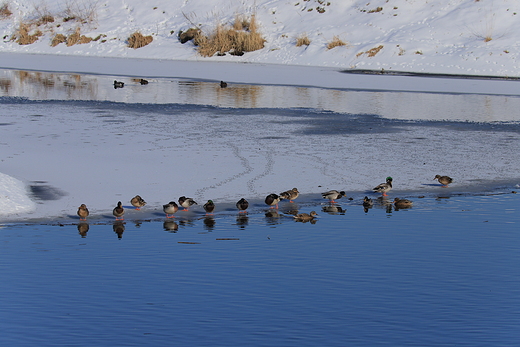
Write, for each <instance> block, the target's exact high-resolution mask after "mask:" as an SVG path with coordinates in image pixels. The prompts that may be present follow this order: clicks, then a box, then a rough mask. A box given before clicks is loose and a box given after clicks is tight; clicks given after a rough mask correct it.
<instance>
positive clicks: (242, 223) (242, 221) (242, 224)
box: [237, 212, 249, 229]
mask: <svg viewBox="0 0 520 347" xmlns="http://www.w3.org/2000/svg"><path fill="white" fill-rule="evenodd" d="M248 224H249V216H248V215H247V213H243V212H239V213H238V216H237V225H238V227H239V228H240V229H245V228H246V226H247V225H248Z"/></svg>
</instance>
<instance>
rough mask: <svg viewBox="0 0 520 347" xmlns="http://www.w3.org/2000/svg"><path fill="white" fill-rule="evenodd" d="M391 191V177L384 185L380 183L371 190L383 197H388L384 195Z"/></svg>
mask: <svg viewBox="0 0 520 347" xmlns="http://www.w3.org/2000/svg"><path fill="white" fill-rule="evenodd" d="M391 189H392V177H387V178H386V182H385V183H381V184H380V185H378V186H377V187H374V188H372V190H373V191H374V192H376V193H381V194H383V196H388V195H387V194H386V193H387V192H389V191H390V190H391Z"/></svg>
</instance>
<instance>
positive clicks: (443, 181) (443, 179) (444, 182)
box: [433, 175, 453, 188]
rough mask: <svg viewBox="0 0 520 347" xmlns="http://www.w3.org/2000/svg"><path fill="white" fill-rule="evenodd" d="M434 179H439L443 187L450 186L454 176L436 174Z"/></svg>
mask: <svg viewBox="0 0 520 347" xmlns="http://www.w3.org/2000/svg"><path fill="white" fill-rule="evenodd" d="M433 180H437V181H439V183H440V184H442V187H443V188H446V187H448V184H450V183H451V182H453V178H451V177H449V176H441V175H435V178H434V179H433Z"/></svg>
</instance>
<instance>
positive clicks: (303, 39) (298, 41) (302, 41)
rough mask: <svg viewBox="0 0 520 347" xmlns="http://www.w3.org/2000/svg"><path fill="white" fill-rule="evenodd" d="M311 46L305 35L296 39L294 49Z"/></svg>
mask: <svg viewBox="0 0 520 347" xmlns="http://www.w3.org/2000/svg"><path fill="white" fill-rule="evenodd" d="M310 44H311V40H310V39H309V37H308V36H307V35H301V36H298V37H297V38H296V47H301V46H308V45H310Z"/></svg>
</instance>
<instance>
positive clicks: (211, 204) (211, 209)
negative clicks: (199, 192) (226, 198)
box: [203, 200, 215, 214]
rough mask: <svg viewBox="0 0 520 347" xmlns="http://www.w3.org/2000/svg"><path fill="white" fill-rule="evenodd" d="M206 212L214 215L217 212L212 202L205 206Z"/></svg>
mask: <svg viewBox="0 0 520 347" xmlns="http://www.w3.org/2000/svg"><path fill="white" fill-rule="evenodd" d="M203 207H204V211H206V214H212V213H213V211H214V210H215V204H214V203H213V201H212V200H208V202H207V203H205V204H204V206H203Z"/></svg>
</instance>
